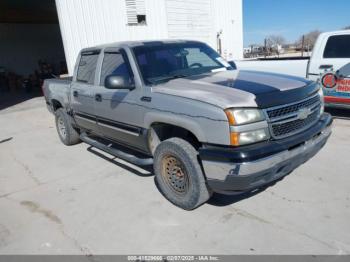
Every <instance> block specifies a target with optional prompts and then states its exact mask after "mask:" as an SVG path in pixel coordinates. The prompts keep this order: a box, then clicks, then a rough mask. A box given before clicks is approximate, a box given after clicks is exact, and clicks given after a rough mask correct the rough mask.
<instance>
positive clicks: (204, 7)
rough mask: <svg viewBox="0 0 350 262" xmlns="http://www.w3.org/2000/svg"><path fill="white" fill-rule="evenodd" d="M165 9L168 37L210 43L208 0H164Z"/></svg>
mask: <svg viewBox="0 0 350 262" xmlns="http://www.w3.org/2000/svg"><path fill="white" fill-rule="evenodd" d="M166 10H167V18H168V34H169V38H180V39H195V40H199V41H203V42H207V43H210V37H213V36H210V33H211V32H212V28H211V27H212V26H211V23H210V21H211V11H210V0H189V1H186V0H166ZM214 37H215V36H214Z"/></svg>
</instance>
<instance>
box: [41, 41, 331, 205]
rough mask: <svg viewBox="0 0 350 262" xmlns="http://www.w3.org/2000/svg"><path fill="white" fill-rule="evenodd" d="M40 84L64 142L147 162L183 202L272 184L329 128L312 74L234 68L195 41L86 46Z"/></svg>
mask: <svg viewBox="0 0 350 262" xmlns="http://www.w3.org/2000/svg"><path fill="white" fill-rule="evenodd" d="M43 91H44V95H45V99H46V103H47V106H48V108H49V110H50V111H51V112H53V113H54V115H55V117H56V127H57V131H58V135H59V137H60V139H61V141H62V142H63V143H64V144H66V145H73V144H76V143H78V142H80V141H83V142H85V143H88V144H90V145H91V146H93V147H96V148H99V149H101V150H104V151H106V152H108V153H110V154H112V155H114V156H117V157H118V158H120V159H123V160H126V161H129V162H131V163H133V164H135V165H139V166H147V165H153V169H154V173H155V178H156V182H157V184H158V187H159V189H160V191H161V193H162V194H163V195H164V196H165V197H166V198H167V199H168V200H169V201H170V202H172V203H173V204H175V205H177V206H179V207H181V208H183V209H186V210H191V209H194V208H196V207H198V206H199V205H201V204H202V203H204V202H206V201H207V200H208V199H209V198H210V197H211V195H212V193H213V192H219V193H223V194H237V193H241V192H248V191H251V190H255V189H257V188H261V187H264V186H266V185H270V184H273V183H274V182H275V181H277V180H279V179H281V178H283V177H284V176H286V175H288V174H289V173H291V172H292V171H293V170H294V169H295V168H297V167H298V166H299V165H301V164H302V163H304V162H305V161H307V160H308V159H310V158H311V157H312V156H314V155H315V154H316V153H317V152H318V151H319V150H320V149H321V148H322V147H323V146H324V144H325V143H326V141H327V139H328V137H329V136H330V134H331V123H332V118H331V116H330V115H329V114H327V113H324V111H323V108H324V104H323V94H322V90H320V89H319V86H318V85H317V84H316V83H315V82H311V81H308V80H306V79H303V78H297V77H291V76H285V75H278V74H272V73H261V72H260V73H259V72H253V71H239V70H237V69H236V68H235V66H234V64H233V63H228V62H226V61H225V60H224V59H223V58H221V57H220V55H218V54H217V53H216V52H215V51H214V50H213V49H211V48H210V47H209V46H207V45H206V44H204V43H201V42H197V41H182V40H174V41H170V40H169V41H145V42H141V41H140V42H120V43H113V44H108V45H103V46H97V47H92V48H87V49H83V50H82V51H81V52H80V54H79V56H78V59H77V63H76V66H75V69H74V76H73V78H72V79H61V80H59V79H57V80H47V81H45V82H44V85H43Z"/></svg>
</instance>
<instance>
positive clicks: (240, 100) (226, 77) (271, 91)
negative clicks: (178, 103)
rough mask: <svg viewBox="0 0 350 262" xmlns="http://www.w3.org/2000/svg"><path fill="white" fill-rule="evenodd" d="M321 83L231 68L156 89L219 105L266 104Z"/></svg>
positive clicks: (296, 96) (284, 100)
mask: <svg viewBox="0 0 350 262" xmlns="http://www.w3.org/2000/svg"><path fill="white" fill-rule="evenodd" d="M317 89H318V87H317V85H316V84H314V83H313V82H311V81H308V80H306V79H304V78H300V77H294V76H288V75H281V74H273V73H265V72H256V71H243V70H241V71H239V70H230V71H222V72H216V73H206V74H201V75H195V76H189V77H185V78H178V79H174V80H171V81H168V82H166V83H164V84H159V85H157V86H154V87H153V88H152V91H153V92H157V93H162V94H168V95H174V96H180V97H184V98H188V99H192V100H198V101H202V102H206V103H209V104H213V105H216V106H219V107H221V108H224V109H225V108H229V107H259V108H267V107H272V106H277V105H282V104H288V103H292V102H295V101H298V100H302V99H304V98H305V97H307V96H309V95H311V94H312V93H315V92H316V91H317Z"/></svg>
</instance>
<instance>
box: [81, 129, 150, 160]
mask: <svg viewBox="0 0 350 262" xmlns="http://www.w3.org/2000/svg"><path fill="white" fill-rule="evenodd" d="M80 139H81V140H82V141H83V142H85V143H87V144H89V145H91V146H93V147H96V148H98V149H100V150H102V151H105V152H107V153H109V154H111V155H113V156H115V157H118V158H120V159H123V160H125V161H127V162H130V163H132V164H134V165H137V166H150V165H153V158H139V157H137V156H135V155H132V154H128V153H125V152H123V151H121V150H118V149H116V148H113V147H111V146H108V145H105V144H103V143H101V142H99V141H97V140H95V139H93V138H91V137H88V136H87V135H86V133H82V134H81V135H80Z"/></svg>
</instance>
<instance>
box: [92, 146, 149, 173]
mask: <svg viewBox="0 0 350 262" xmlns="http://www.w3.org/2000/svg"><path fill="white" fill-rule="evenodd" d="M87 151H89V152H90V153H92V154H94V155H96V156H98V157H101V158H103V159H104V160H107V161H108V162H110V163H112V164H114V165H116V166H118V167H120V168H123V169H125V170H127V171H129V172H131V173H133V174H135V175H137V176H140V177H151V176H153V167H152V166H146V167H137V169H136V167H135V168H133V165H132V164H130V166H129V165H127V164H123V163H121V162H119V159H118V158H117V157H114V156H111V157H108V156H106V155H104V154H102V153H100V152H98V151H97V150H96V149H95V148H94V147H92V146H90V147H88V148H87ZM140 169H142V171H145V172H141V171H139V170H140Z"/></svg>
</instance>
